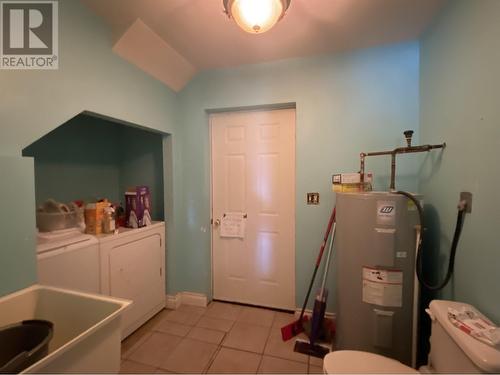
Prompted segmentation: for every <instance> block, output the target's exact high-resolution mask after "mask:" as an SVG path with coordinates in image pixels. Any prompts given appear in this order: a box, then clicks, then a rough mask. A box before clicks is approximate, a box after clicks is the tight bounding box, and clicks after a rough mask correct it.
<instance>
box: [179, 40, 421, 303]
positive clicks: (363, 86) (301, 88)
mask: <svg viewBox="0 0 500 375" xmlns="http://www.w3.org/2000/svg"><path fill="white" fill-rule="evenodd" d="M418 85H419V45H418V43H407V44H400V45H394V46H389V47H381V48H373V49H367V50H362V51H357V52H350V53H345V54H340V55H336V56H325V57H318V58H309V59H294V60H286V61H279V62H273V63H266V64H259V65H252V66H244V67H239V68H234V69H224V70H214V71H207V72H204V73H202V74H200V75H198V76H197V77H196V78H195V79H194V80H193V81H192V82H191V83H190V84H189V85H188V86H187V87H186V88H185V89H184V90H183V91H182V92H181V93H180V95H179V99H180V109H181V114H180V118H179V124H180V126H179V128H178V130H177V133H176V134H177V135H178V137H179V140H180V144H181V151H180V153H179V154H177V156H176V158H177V159H176V158H174V161H176V162H178V163H180V164H181V165H182V169H178V170H177V173H176V175H175V180H174V184H175V185H176V186H177V188H178V192H177V193H176V202H179V203H177V206H176V208H175V214H176V232H177V233H178V236H179V238H182V242H179V243H178V244H177V246H176V247H175V249H174V251H175V254H174V255H170V257H171V259H172V258H174V259H175V262H176V274H175V275H173V280H172V283H173V291H182V290H188V291H194V292H201V293H207V294H210V285H211V275H210V272H211V270H210V157H209V152H210V150H209V128H208V115H207V113H206V111H207V110H211V109H221V108H234V107H245V106H254V105H269V104H276V103H290V102H292V103H296V108H297V109H296V114H297V123H296V139H297V141H296V198H295V199H296V202H295V203H296V300H297V306H299V305H300V304H301V302H302V300H303V296H304V295H305V292H306V288H307V285H308V281H309V278H310V275H311V273H312V267H313V262H314V259H315V257H316V254H317V251H318V249H319V245H320V243H321V240H322V236H323V232H324V230H325V227H326V223H327V221H328V217H329V214H330V211H331V208H332V206H333V203H334V202H333V199H334V195H333V193H332V192H331V184H330V181H331V175H332V174H333V173H335V172H351V171H357V170H358V168H359V153H360V152H361V151H370V150H380V149H382V150H384V149H392V148H394V147H396V146H400V145H402V144H403V136H402V132H403V130H405V129H414V130H418V125H419V109H418ZM415 142H418V132H417V135H416V138H415ZM389 165H390V164H389V159H382V158H381V159H379V160H375V159H374V160H369V161H368V169H369V170H373V171H374V172H375V174H376V176H377V179H376V188H378V189H381V190H386V189H387V187H388V174H389ZM417 167H418V164H417V161H416V159H411V158H407V157H402V158H401V159H400V164H399V171H400V175H399V177H398V181H397V184H398V186H399V187H401V188H405V189H410V190H414V189H415V188H416V186H417V179H416V175H417V169H418V168H417ZM309 191H317V192H319V193H320V196H321V204H320V205H319V206H307V205H306V204H305V197H306V192H309ZM330 285H331V284H330ZM171 291H172V289H171ZM329 300H330V301H332V300H333V296H332V297H331V298H330V299H329Z"/></svg>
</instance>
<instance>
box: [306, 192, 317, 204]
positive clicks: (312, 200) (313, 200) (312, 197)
mask: <svg viewBox="0 0 500 375" xmlns="http://www.w3.org/2000/svg"><path fill="white" fill-rule="evenodd" d="M307 204H319V193H307Z"/></svg>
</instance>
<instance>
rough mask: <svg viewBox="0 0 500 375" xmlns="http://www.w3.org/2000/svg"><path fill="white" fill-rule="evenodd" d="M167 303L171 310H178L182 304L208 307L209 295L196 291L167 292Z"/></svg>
mask: <svg viewBox="0 0 500 375" xmlns="http://www.w3.org/2000/svg"><path fill="white" fill-rule="evenodd" d="M165 305H166V307H167V309H171V310H177V309H178V308H179V307H180V306H181V305H190V306H199V307H206V306H207V305H208V297H207V296H206V295H205V294H202V293H194V292H179V293H177V294H167V296H166V303H165Z"/></svg>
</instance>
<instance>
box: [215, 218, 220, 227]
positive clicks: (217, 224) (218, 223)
mask: <svg viewBox="0 0 500 375" xmlns="http://www.w3.org/2000/svg"><path fill="white" fill-rule="evenodd" d="M214 225H215V226H216V227H218V226H219V225H220V219H215V221H214Z"/></svg>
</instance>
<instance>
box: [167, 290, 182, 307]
mask: <svg viewBox="0 0 500 375" xmlns="http://www.w3.org/2000/svg"><path fill="white" fill-rule="evenodd" d="M165 299H166V300H165V307H166V308H167V309H170V310H177V309H178V308H179V306H180V305H181V299H180V298H179V293H177V294H174V295H172V294H167V295H166V297H165Z"/></svg>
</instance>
